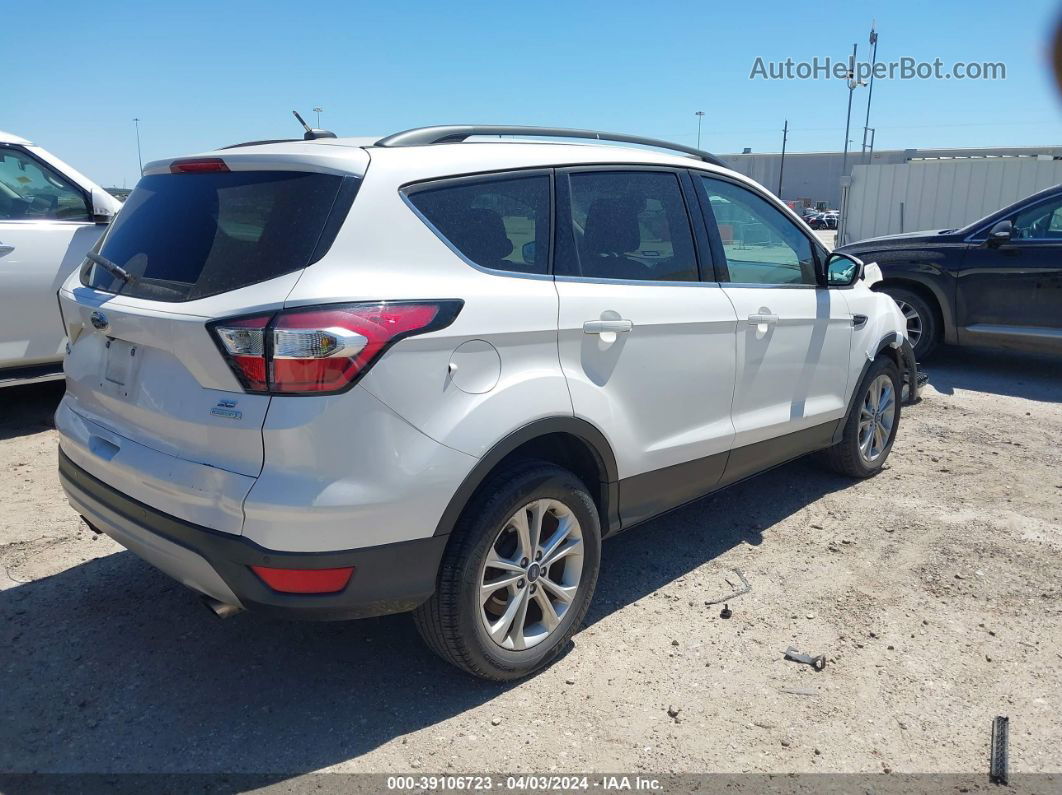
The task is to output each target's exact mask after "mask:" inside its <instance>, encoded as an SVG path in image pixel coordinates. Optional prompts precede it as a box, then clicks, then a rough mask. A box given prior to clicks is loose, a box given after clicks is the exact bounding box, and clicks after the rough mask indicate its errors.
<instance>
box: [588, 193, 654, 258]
mask: <svg viewBox="0 0 1062 795" xmlns="http://www.w3.org/2000/svg"><path fill="white" fill-rule="evenodd" d="M641 241H642V234H641V230H640V229H639V228H638V204H637V202H635V201H633V200H631V199H625V198H607V199H595V200H594V202H593V204H591V205H590V211H589V212H588V213H587V214H586V230H585V235H584V237H583V246H584V248H585V250H586V253H587V254H589V255H590V256H601V255H607V254H623V253H626V252H628V251H635V250H636V249H637V248H638V246H639V245H640V244H641Z"/></svg>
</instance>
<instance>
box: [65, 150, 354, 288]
mask: <svg viewBox="0 0 1062 795" xmlns="http://www.w3.org/2000/svg"><path fill="white" fill-rule="evenodd" d="M344 180H349V181H351V182H355V183H356V180H355V179H354V178H353V177H341V176H336V175H333V174H312V173H307V172H298V171H233V172H221V173H209V174H162V175H154V176H147V177H144V178H143V179H141V180H140V182H139V183H138V184H137V186H136V189H135V190H134V191H133V192H132V193H131V194H130V196H129V198H128V200H126V202H125V205H124V206H123V207H122V210H121V212H120V213H119V214H118V217H117V218H116V219H115V221H114V223H113V224H112V226H111V229H110V231H109V232H108V233H107V236H106V238H105V239H104V241H103V247H102V249H101V250H100V251H99V259H89V260H88V261H87V262H86V269H85V272H84V275H83V277H82V282H83V283H84V284H85V285H86V286H89V287H93V288H95V289H98V290H103V291H105V292H114V293H121V294H122V295H129V296H134V297H138V298H150V299H153V300H158V301H191V300H194V299H196V298H204V297H206V296H210V295H216V294H218V293H223V292H226V291H228V290H235V289H237V288H239V287H246V286H247V285H251V284H256V283H258V282H262V281H265V280H267V279H272V278H274V277H276V276H281V275H283V274H286V273H291V272H292V271H296V270H299V269H301V268H304V267H306V266H307V265H309V264H310V263H311V262H313V261H315V260H316V259H319V258H320V257H321V256H322V255H323V254H324V251H325V250H327V244H328V243H329V242H330V241H327V240H322V233H323V232H324V231H325V228H326V225H328V224H327V222H328V220H329V217H330V216H331V214H332V213H333V212H343V213H344V214H345V211H346V209H347V208H346V207H343V208H340V207H338V206H335V207H334V205H336V204H337V202H336V198H337V196H339V194H340V189H341V187H342V186H343V184H344ZM344 193H345V194H346V193H349V194H350V196H351V197H352V196H353V191H344ZM330 226H331V228H332V232H333V234H334V231H335V230H334V226H335V225H330ZM319 242H320V243H321V244H322V246H319V245H318V244H319ZM100 259H102V260H104V262H100V261H99V260H100ZM108 263H109V264H108ZM123 274H124V275H123Z"/></svg>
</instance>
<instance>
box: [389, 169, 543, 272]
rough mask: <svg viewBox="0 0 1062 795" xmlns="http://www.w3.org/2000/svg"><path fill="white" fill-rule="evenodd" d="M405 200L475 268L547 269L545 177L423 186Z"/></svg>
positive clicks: (540, 270)
mask: <svg viewBox="0 0 1062 795" xmlns="http://www.w3.org/2000/svg"><path fill="white" fill-rule="evenodd" d="M409 201H410V202H412V204H413V206H414V207H416V208H417V210H419V211H420V212H421V213H422V214H423V215H424V217H425V218H427V219H428V221H429V222H430V223H431V225H432V226H434V227H435V229H436V230H437V231H438V233H439V235H441V236H442V238H443V239H444V240H446V241H447V242H448V243H449V244H450V245H451V246H453V247H454V248H455V249H457V250H458V251H459V252H461V254H463V255H464V256H465V257H467V258H468V259H469V260H471V261H472V262H474V263H475V264H476V265H479V266H480V267H481V268H489V269H491V270H496V271H513V272H517V273H546V272H547V270H548V267H549V234H550V232H549V215H550V200H549V177H548V176H547V175H545V174H539V175H533V176H527V177H514V178H512V179H490V180H484V181H483V182H475V183H467V182H462V183H460V184H456V185H447V186H443V187H439V188H426V189H422V190H418V191H416V192H415V193H411V194H410V195H409Z"/></svg>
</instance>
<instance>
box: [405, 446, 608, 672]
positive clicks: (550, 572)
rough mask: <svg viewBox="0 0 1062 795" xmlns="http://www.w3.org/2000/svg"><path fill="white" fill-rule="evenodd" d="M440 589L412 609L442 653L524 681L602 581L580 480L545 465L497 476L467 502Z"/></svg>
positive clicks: (560, 642)
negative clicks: (598, 578)
mask: <svg viewBox="0 0 1062 795" xmlns="http://www.w3.org/2000/svg"><path fill="white" fill-rule="evenodd" d="M454 533H455V536H454V537H453V538H452V539H451V542H450V544H449V546H448V547H447V550H446V554H445V555H444V556H443V561H442V565H441V567H440V571H439V581H438V586H437V588H436V592H435V594H434V595H433V596H432V597H431V599H429V600H428V601H427V602H426V603H424V604H423V605H422V606H421V607H419V608H418V609H417V610H416V612H415V613H414V620H415V622H416V625H417V629H418V630H419V631H420V634H421V637H422V638H424V640H425V642H426V643H427V644H428V646H429V647H431V649H432V650H433V651H434V652H435V653H436V654H438V655H439V656H440V657H442V658H443V659H444V660H446V661H448V662H450V663H452V664H454V665H456V666H457V667H459V668H463V669H464V670H465V671H468V672H469V673H471V674H473V675H475V676H479V677H482V678H484V679H493V680H497V681H505V680H511V679H518V678H520V677H522V676H526V675H527V674H529V673H531V672H532V671H535V670H537V669H538V668H541V667H542V666H543V665H545V664H546V663H548V662H549V661H550V660H552V659H553V658H554V657H556V656H557V654H559V653H560V652H561V650H562V649H563V648H564V647H565V646H566V645H567V644H568V642H569V641H570V640H571V637H572V635H573V634H575V631H576V630H577V629H578V628H579V625H580V624H581V623H582V620H583V618H584V617H585V616H586V611H587V609H588V608H589V606H590V600H591V598H592V596H593V593H594V587H595V585H596V583H597V575H598V570H599V568H600V563H601V524H600V520H599V518H598V513H597V507H596V506H595V505H594V502H593V500H592V499H591V498H590V495H589V494H588V493H587V490H586V486H585V485H583V483H582V481H580V480H579V479H578V478H576V477H575V475H573V474H572V473H571V472H568V471H567V470H565V469H561V468H560V467H557V466H554V465H552V464H546V463H543V462H522V463H520V464H517V465H515V466H513V467H508V468H506V469H505V470H503V471H501V472H499V473H497V474H496V475H495V476H493V477H492V478H490V480H489V481H488V482H487V483H485V484H484V486H483V488H481V489H480V492H479V494H478V496H477V497H476V498H474V499H473V500H472V501H471V502H470V503H469V506H468V508H466V510H465V512H464V514H463V516H462V521H461V522H460V523H459V526H458V528H457V529H455V531H454Z"/></svg>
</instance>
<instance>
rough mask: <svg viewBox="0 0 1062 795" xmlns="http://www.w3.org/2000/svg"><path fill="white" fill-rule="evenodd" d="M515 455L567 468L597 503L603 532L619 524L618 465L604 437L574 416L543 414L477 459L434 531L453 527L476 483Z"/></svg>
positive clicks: (451, 529)
mask: <svg viewBox="0 0 1062 795" xmlns="http://www.w3.org/2000/svg"><path fill="white" fill-rule="evenodd" d="M519 459H538V460H542V461H547V462H550V463H554V464H557V465H558V466H562V467H564V468H565V469H568V470H570V471H571V472H572V473H573V474H575V475H576V477H578V478H579V479H580V480H582V481H583V483H584V484H585V485H586V488H587V490H588V491H589V492H590V496H591V497H592V498H593V500H594V503H595V504H596V505H597V509H598V513H599V514H600V516H601V530H602V535H607V534H609V533H612V532H615V531H616V530H617V529H619V492H618V489H619V486H618V481H619V470H618V468H617V466H616V456H615V454H614V453H613V452H612V446H611V445H610V444H609V442H608V439H606V438H605V435H604V434H603V433H602V432H601V431H600V430H598V429H597V428H596V427H594V426H593V425H592V424H590V423H589V422H587V421H586V420H582V419H579V418H578V417H547V418H544V419H540V420H536V421H534V422H531V423H529V424H527V425H525V426H523V427H522V428H519V429H517V430H515V431H513V432H512V433H510V434H509V435H508V436H506V437H505V438H503V439H501V440H500V441H498V442H497V443H496V444H495V445H494V446H493V447H492V448H491V449H490V450H489V451H488V452H487V453H486V455H484V456H483V457H482V458H480V460H479V463H477V464H476V466H475V467H473V469H472V471H471V472H470V473H469V474H468V475H467V476H466V477H465V479H464V480H463V481H462V482H461V485H460V486H459V487H458V489H457V491H456V492H455V493H454V496H453V497H452V498H451V499H450V502H449V504H448V505H447V506H446V510H445V511H443V515H442V518H441V519H440V520H439V523H438V525H437V526H436V528H435V535H437V536H439V535H449V534H450V533H451V532H453V530H454V528H455V527H456V526H457V524H458V522H459V520H460V519H461V514H462V513H464V510H465V507H466V506H467V505H468V503H469V502H470V501H471V499H472V497H473V496H474V495H475V494H476V492H477V491H478V490H479V488H480V486H482V485H483V483H484V482H485V481H486V480H487V479H488V478H489V477H490V476H491V474H493V473H494V472H495V471H497V470H498V469H499V468H500V467H502V466H505V465H507V464H509V463H510V462H512V461H515V460H519Z"/></svg>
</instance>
